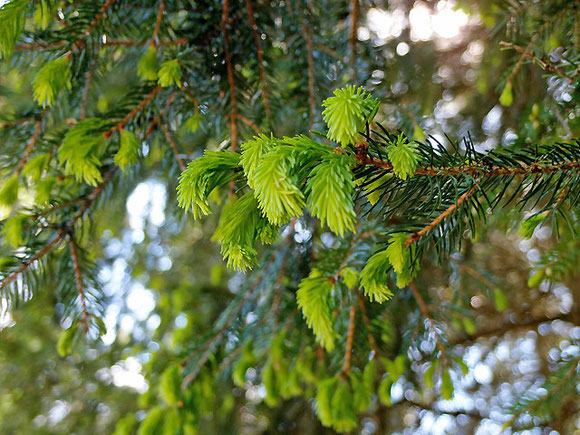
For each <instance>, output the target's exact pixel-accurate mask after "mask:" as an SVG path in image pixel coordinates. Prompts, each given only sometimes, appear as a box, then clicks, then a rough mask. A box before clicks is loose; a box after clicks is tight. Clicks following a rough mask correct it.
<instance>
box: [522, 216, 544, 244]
mask: <svg viewBox="0 0 580 435" xmlns="http://www.w3.org/2000/svg"><path fill="white" fill-rule="evenodd" d="M547 214H548V212H547V211H546V212H544V213H538V214H535V215H533V216H530V217H529V218H527V219H524V220H523V221H522V223H521V225H520V229H519V231H518V234H519V235H520V236H522V237H523V238H524V239H529V238H530V237H532V236H533V235H534V231H535V229H536V227H537V226H538V225H540V224H541V223H542V222H544V220H545V219H546V216H547Z"/></svg>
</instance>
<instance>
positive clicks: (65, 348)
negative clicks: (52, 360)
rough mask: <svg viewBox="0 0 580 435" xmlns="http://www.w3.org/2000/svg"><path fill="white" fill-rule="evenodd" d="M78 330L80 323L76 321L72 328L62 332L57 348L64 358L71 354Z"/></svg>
mask: <svg viewBox="0 0 580 435" xmlns="http://www.w3.org/2000/svg"><path fill="white" fill-rule="evenodd" d="M77 331H78V324H77V323H75V324H73V325H72V326H71V327H70V328H68V329H65V330H64V331H62V332H61V333H60V336H59V337H58V343H57V345H56V349H57V351H58V354H59V355H60V356H61V357H63V358H64V357H65V356H67V355H70V353H71V351H72V345H73V341H74V339H75V336H76V333H77Z"/></svg>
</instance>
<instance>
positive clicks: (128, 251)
mask: <svg viewBox="0 0 580 435" xmlns="http://www.w3.org/2000/svg"><path fill="white" fill-rule="evenodd" d="M17 3H18V2H17V1H13V2H5V4H4V6H3V8H4V9H3V10H7V8H9V6H10V5H11V4H17ZM21 3H22V2H21ZM23 3H24V4H25V5H26V3H28V2H23ZM225 5H226V10H227V16H226V19H225V20H224V12H223V11H224V8H223V6H224V4H223V3H222V2H216V1H213V0H206V1H191V2H190V1H186V0H164V1H162V2H158V1H155V2H149V1H142V2H128V1H121V0H119V1H112V2H111V1H107V2H105V3H103V2H100V1H82V2H74V1H62V2H30V5H27V6H26V7H25V10H26V12H25V16H26V18H25V21H26V27H25V29H24V31H23V33H22V34H21V36H20V37H19V39H18V42H17V43H16V45H15V48H14V53H13V54H10V53H9V52H6V51H4V50H3V51H4V55H5V56H4V59H3V60H2V63H1V65H0V174H1V175H2V183H3V184H2V185H1V186H5V185H6V184H7V183H8V180H9V179H10V177H11V176H12V175H13V174H14V173H15V172H16V173H18V174H19V173H20V171H21V169H22V168H21V166H20V164H19V162H21V161H22V157H23V153H24V152H25V149H26V144H27V143H30V138H31V137H32V136H33V135H34V131H35V128H36V125H40V123H42V126H43V127H42V128H43V132H42V134H41V137H40V139H39V140H38V141H37V142H36V143H35V144H34V149H33V150H32V151H31V154H30V156H29V157H30V159H32V158H33V157H34V156H36V155H40V154H43V153H47V154H49V155H52V152H53V148H54V147H55V144H58V143H60V141H61V140H62V138H63V136H64V135H65V134H66V131H67V130H68V129H69V127H70V126H74V125H76V124H77V123H78V121H79V120H80V119H83V118H84V117H85V116H87V117H99V118H103V119H107V120H119V119H122V118H123V117H124V116H126V115H127V114H128V113H129V114H130V113H132V112H131V111H132V110H133V108H135V107H136V106H138V105H139V104H140V102H142V101H144V99H147V98H148V96H149V95H151V93H152V91H154V90H155V89H157V88H155V83H152V82H150V81H143V80H141V79H140V77H139V75H138V74H137V69H138V64H140V63H141V60H142V59H143V56H145V55H146V53H147V50H148V49H150V48H151V47H153V48H154V49H155V50H156V51H157V53H158V55H159V57H160V58H163V59H175V58H178V59H179V62H180V65H181V71H182V78H183V81H182V83H181V84H180V86H177V87H173V88H171V87H168V88H163V89H160V90H158V91H156V92H158V94H156V95H155V96H154V97H153V98H151V99H149V100H147V105H146V106H144V108H142V110H140V111H139V112H138V113H136V114H135V115H134V116H133V117H132V118H131V119H130V120H129V121H130V122H129V124H128V126H129V128H130V129H131V130H132V131H134V132H135V133H136V134H137V135H138V136H139V138H140V139H141V138H142V139H143V142H142V146H141V149H140V154H141V156H142V158H141V159H139V161H138V162H137V163H136V164H135V165H133V166H132V167H131V168H130V169H128V170H126V171H124V172H120V171H117V172H113V171H112V170H109V169H108V168H110V167H113V163H112V159H110V158H109V160H105V161H104V166H103V167H104V171H103V174H108V173H109V172H110V174H111V175H110V177H109V179H110V180H111V181H110V182H109V183H108V184H107V185H106V186H104V188H103V194H102V195H99V196H98V197H92V196H91V195H92V192H93V191H94V190H93V189H94V186H93V187H91V186H88V185H87V184H86V183H80V182H76V181H74V180H72V179H71V177H70V175H66V174H64V173H63V172H62V170H60V169H58V168H57V167H52V168H51V169H47V171H48V172H50V173H51V174H52V176H53V177H54V185H51V187H49V196H50V197H49V199H48V201H46V203H47V205H45V204H39V203H38V197H36V198H35V189H37V188H38V186H37V185H36V183H35V182H30V181H28V182H27V183H26V184H25V185H23V187H21V189H20V192H19V197H18V199H19V204H20V206H21V208H23V209H25V210H27V213H29V214H31V215H34V216H36V217H38V215H41V214H42V213H43V210H46V209H50V210H51V212H50V218H47V219H46V220H42V219H41V220H40V221H39V222H40V224H39V225H40V226H42V231H40V230H39V229H38V227H34V228H32V229H29V230H27V232H26V233H25V235H24V236H23V238H24V241H23V242H22V246H21V247H20V250H17V249H14V248H13V247H11V246H10V245H9V243H8V241H7V239H6V237H4V238H3V239H2V245H1V246H0V270H1V272H0V276H1V277H2V279H4V280H5V279H6V278H7V277H8V276H10V274H11V273H13V272H14V270H16V269H17V268H18V265H19V264H21V263H22V259H23V258H30V257H31V256H32V255H33V253H34V252H38V250H39V249H40V248H41V247H42V246H45V245H46V244H47V243H48V242H49V241H50V240H51V239H50V236H51V235H53V234H59V233H58V232H57V231H58V228H60V227H59V226H58V225H59V224H61V223H62V222H68V220H69V219H71V216H72V217H73V219H74V216H75V213H78V212H80V211H82V213H81V214H83V213H84V211H83V210H82V207H84V205H85V204H86V205H87V210H88V211H87V213H86V215H85V216H82V218H81V219H75V221H74V222H73V223H72V226H73V227H74V228H75V237H76V242H78V250H79V253H78V256H80V262H81V263H82V264H80V267H81V268H82V273H83V278H82V279H83V280H84V284H85V289H86V290H87V293H92V294H93V296H92V297H91V295H90V294H89V295H87V298H88V300H89V303H90V304H91V305H90V306H89V308H91V309H92V310H94V312H92V313H94V316H95V318H97V317H99V318H101V319H102V324H99V325H93V326H94V328H93V329H91V331H89V333H88V334H83V331H81V329H82V328H78V330H77V329H75V328H76V327H75V326H74V325H78V323H77V321H78V319H79V316H80V315H81V314H79V311H78V310H79V306H80V305H79V298H78V295H77V291H76V287H75V285H76V284H75V280H76V279H77V276H76V275H75V273H74V272H75V268H76V264H75V263H76V262H75V261H74V257H76V256H77V255H76V254H74V253H73V252H71V251H70V249H71V248H70V246H69V245H67V244H66V243H64V242H63V243H60V244H59V245H57V249H55V250H54V251H53V252H50V253H48V254H47V255H46V257H44V258H43V259H42V261H41V262H39V263H41V267H31V268H28V270H27V271H26V272H25V273H24V275H23V277H22V278H21V279H20V278H19V279H18V280H17V281H15V283H16V285H13V286H12V287H11V288H10V289H8V288H3V289H2V292H5V293H0V309H1V312H0V379H1V380H2V381H1V382H0V431H1V432H2V433H10V434H12V433H14V434H30V433H55V434H60V433H62V434H65V433H66V434H70V433H78V434H82V433H89V432H93V431H96V432H98V433H113V432H114V433H117V434H124V433H135V432H136V431H140V432H139V433H143V434H145V433H204V434H205V433H216V434H222V433H241V434H254V433H301V434H302V433H332V431H333V430H332V429H328V428H326V427H323V426H322V424H321V423H320V421H319V418H318V417H317V415H316V405H315V400H314V398H315V397H316V394H317V388H316V386H317V383H318V382H319V380H320V379H324V378H325V377H326V376H329V375H330V374H332V373H340V371H341V369H342V365H343V357H344V349H345V346H347V343H346V341H347V340H346V336H347V334H348V330H349V327H348V326H349V324H348V315H340V316H339V318H346V320H345V321H343V320H340V321H338V320H337V326H336V330H337V331H338V333H339V335H340V338H339V340H338V342H339V343H338V344H337V348H338V349H337V352H334V353H331V354H324V353H323V352H322V351H321V350H320V349H319V348H318V347H317V346H316V345H315V343H314V340H313V339H312V333H311V331H310V330H309V329H308V328H307V327H306V324H305V322H304V320H303V318H302V316H301V313H300V312H299V311H297V309H296V303H295V292H296V289H297V287H298V284H299V283H300V280H301V279H302V278H303V277H304V276H306V275H308V271H309V268H310V264H311V263H314V262H321V263H327V264H335V263H336V264H340V263H341V262H342V261H343V259H344V261H346V257H349V256H350V257H349V258H350V260H349V261H350V263H349V265H351V266H352V267H355V268H356V267H360V266H362V265H364V262H365V261H366V258H368V255H369V253H372V252H373V249H374V248H373V247H374V246H375V243H377V242H379V243H380V240H379V237H378V236H377V234H379V233H380V232H381V231H382V230H384V228H385V227H388V226H389V225H390V224H393V223H397V222H382V221H381V220H380V219H379V218H378V217H376V216H372V215H371V216H370V217H368V218H365V219H361V221H360V225H359V227H358V228H357V234H356V235H352V234H351V235H349V236H347V237H346V238H345V239H340V238H337V237H336V236H334V235H332V234H331V233H328V232H325V230H324V229H323V228H320V226H319V225H318V224H317V223H316V222H315V221H314V219H312V218H311V217H308V216H305V217H301V218H300V219H298V220H296V221H293V223H291V224H290V225H287V226H285V227H284V228H283V230H282V232H281V235H280V237H279V240H278V242H277V243H275V244H274V245H272V246H271V247H268V248H267V249H264V250H263V252H261V253H260V258H261V265H260V266H259V267H257V268H256V269H255V270H254V271H252V272H249V273H248V274H246V275H243V274H240V273H233V272H232V271H230V270H228V269H226V267H225V264H224V262H223V260H222V258H221V255H220V252H219V246H218V245H217V244H216V243H215V242H214V241H213V240H212V234H213V232H214V230H215V228H216V226H217V224H218V218H217V217H216V216H209V217H207V218H204V219H203V220H202V221H196V222H194V221H193V219H191V217H190V216H185V215H184V213H183V211H182V210H181V209H179V208H178V207H177V205H176V204H177V201H176V193H175V192H176V185H177V180H178V176H179V173H180V171H181V169H182V165H183V164H187V163H188V162H189V161H190V160H193V159H195V158H197V157H199V156H201V154H202V153H203V151H204V150H205V149H211V150H216V149H222V148H225V147H229V146H231V145H232V142H234V145H237V146H239V144H240V143H241V142H243V141H244V140H248V139H250V138H251V137H252V136H253V135H254V134H256V133H257V132H262V131H263V132H265V133H269V132H274V133H275V134H276V135H277V136H279V137H281V136H282V135H288V136H290V135H295V134H298V133H305V132H307V131H308V130H309V129H313V130H318V131H324V129H325V125H324V123H323V121H322V116H321V104H322V101H323V99H325V98H327V97H328V96H330V95H331V94H332V91H333V90H334V89H335V88H336V87H339V86H342V85H344V84H348V83H354V84H359V85H362V86H363V87H364V88H365V89H366V90H367V91H369V92H370V93H372V94H373V95H374V96H375V97H377V98H379V99H380V101H381V107H380V109H379V112H378V115H377V118H378V121H379V122H381V123H382V125H383V126H384V127H385V128H386V129H388V130H389V131H402V132H405V133H406V134H408V136H409V137H413V138H415V139H418V140H423V139H425V138H426V137H429V138H431V140H433V141H439V142H441V143H446V141H447V139H446V136H448V137H449V138H451V139H452V140H453V141H456V140H459V139H461V138H462V137H466V136H469V137H471V139H472V140H473V142H474V144H475V147H476V149H477V150H479V151H485V150H491V149H494V148H502V147H512V148H515V149H518V148H526V147H534V146H536V145H541V144H546V143H553V142H554V141H566V140H572V139H574V138H577V137H578V136H579V133H580V124H579V123H578V119H579V116H580V113H579V112H578V104H577V103H578V100H579V99H580V94H579V93H578V71H580V64H578V61H579V59H580V51H579V40H580V30H579V27H580V22H579V16H578V15H579V12H580V11H579V10H578V3H577V2H576V1H563V0H554V1H549V2H538V1H530V0H493V1H487V0H485V1H484V0H481V1H479V0H455V1H452V0H440V1H429V2H427V1H419V0H417V1H414V0H413V1H408V0H391V1H366V0H361V1H360V2H359V1H357V0H353V1H351V2H350V3H349V2H347V1H346V0H345V1H335V0H332V1H297V0H292V1H290V0H285V1H261V0H255V1H253V2H250V1H246V2H243V1H241V0H240V1H233V0H230V1H229V2H227V1H226V2H225ZM249 8H252V9H250V10H251V12H249ZM103 10H104V12H103V14H102V15H101V12H102V11H103ZM0 16H1V17H2V19H4V20H8V19H10V18H9V17H7V16H6V14H5V15H0ZM46 17H47V18H46ZM158 17H162V19H161V21H158ZM96 18H99V19H98V20H97V22H95V19H96ZM253 20H255V32H254V31H253V30H254V29H253V24H252V21H253ZM6 23H8V21H0V27H2V26H5V25H7V24H6ZM93 23H94V25H93ZM158 23H159V24H158ZM224 23H225V24H224ZM353 23H354V24H353ZM91 26H93V28H92V29H91V31H90V32H89V34H86V33H85V31H86V30H87V29H88V28H90V27H91ZM5 28H7V27H5ZM224 29H225V30H224ZM2 31H3V30H2V29H0V33H1V32H2ZM256 37H257V39H256ZM79 40H82V41H84V42H83V44H81V45H75V44H76V41H79ZM257 40H258V41H259V44H257ZM258 47H259V48H258ZM8 51H9V50H8ZM69 52H72V53H73V57H72V67H71V70H72V75H73V80H72V81H71V83H72V85H71V88H70V89H68V90H65V91H64V92H61V93H58V95H57V96H56V98H55V101H54V103H53V104H52V105H51V107H50V108H42V107H41V106H39V105H38V104H37V103H35V102H34V101H33V98H32V95H33V81H34V78H35V77H36V76H37V73H38V71H39V70H40V69H41V68H42V67H43V66H44V65H46V64H47V62H49V61H51V60H54V59H56V58H58V57H59V56H62V55H65V54H66V53H69ZM258 52H260V56H258ZM227 57H230V62H228V61H227V59H226V58H227ZM228 63H229V64H230V65H228ZM230 66H231V71H228V68H229V67H230ZM230 73H231V76H230ZM230 78H232V79H233V87H232V83H231V82H230V81H229V79H230ZM232 89H233V91H234V92H233V95H234V99H232ZM500 97H501V98H500ZM500 99H501V103H503V104H500ZM234 100H235V101H234ZM232 114H234V116H235V120H234V122H233V123H232ZM232 124H235V127H234V128H235V129H236V130H237V132H236V133H235V134H236V135H237V137H235V138H234V134H233V131H232V127H233V125H232ZM236 142H237V144H236ZM26 152H27V153H28V152H30V151H26ZM107 171H109V172H107ZM105 176H106V175H105ZM226 193H227V192H226ZM224 197H225V194H224V195H221V196H220V195H215V197H213V198H212V200H213V201H214V203H215V204H216V206H217V207H218V208H219V207H221V204H222V202H223V198H224ZM76 198H80V201H76V202H75V199H76ZM83 201H84V202H83ZM13 213H14V208H13V207H7V206H5V207H3V208H1V209H0V218H2V219H7V218H8V217H10V216H13ZM524 217H527V214H522V212H521V211H520V210H518V209H517V208H515V207H511V208H506V209H504V210H502V212H501V213H494V214H493V215H490V216H489V218H488V221H487V223H486V225H485V226H483V225H482V226H481V227H480V228H478V229H479V232H478V233H477V234H470V236H471V237H468V235H467V234H466V235H465V241H464V244H463V247H462V249H461V251H460V252H456V253H454V254H453V255H452V256H451V257H450V259H449V260H448V261H444V262H438V261H436V259H435V258H425V259H424V261H423V264H422V268H421V273H420V275H419V276H418V277H417V279H416V281H415V283H414V284H413V285H412V286H411V287H410V288H406V289H404V290H397V291H396V292H395V295H394V298H393V299H392V300H391V301H390V302H387V303H385V304H382V305H378V304H371V303H368V302H363V301H362V300H361V302H360V304H361V308H360V310H359V311H357V314H356V325H357V328H356V330H355V331H354V333H355V335H354V348H353V350H352V362H351V365H352V367H353V370H355V372H356V373H359V372H360V373H362V371H363V370H364V368H365V367H366V365H367V364H368V361H369V356H370V359H371V360H372V358H373V357H376V358H377V361H378V363H377V364H379V363H380V365H381V366H384V367H385V370H382V371H377V380H376V381H375V382H376V389H375V390H374V391H373V394H372V397H371V401H370V403H369V404H368V407H367V409H366V410H365V411H364V412H360V413H358V416H357V417H356V421H357V427H356V428H355V429H353V433H361V434H373V433H375V434H383V433H409V434H416V433H426V434H427V433H428V434H431V433H433V434H438V433H441V434H442V433H465V434H467V433H479V434H487V433H501V432H502V431H503V430H506V431H507V432H508V433H526V434H540V433H553V432H550V431H556V432H557V433H561V434H572V433H580V400H579V399H578V392H579V391H578V385H577V384H578V382H577V381H578V369H577V366H578V358H579V356H580V350H579V347H578V346H579V341H580V326H579V325H580V323H579V321H580V310H579V308H578V305H577V304H578V299H579V297H580V295H579V292H580V286H579V285H578V281H577V277H576V272H577V270H578V266H579V259H580V246H579V243H578V241H577V235H576V233H575V229H576V228H577V227H578V222H577V221H572V222H570V224H569V225H561V227H559V231H556V226H555V224H553V225H550V223H547V224H545V225H544V226H541V227H538V228H537V229H536V230H535V231H534V229H533V228H532V232H531V234H525V233H522V232H521V231H518V228H519V226H520V223H521V221H522V219H523V218H524ZM37 220H38V219H37ZM4 222H6V220H5V221H4ZM4 226H5V224H4ZM50 231H53V232H52V233H51V232H50ZM4 234H5V235H6V234H7V232H5V233H4ZM73 244H74V243H73ZM345 255H346V257H345ZM26 256H28V257H26ZM77 262H78V259H77ZM8 290H10V296H9V295H8V294H7V293H8ZM417 293H418V294H420V295H422V296H420V297H419V298H417V296H416V295H417ZM419 300H421V301H422V304H423V306H421V304H420V303H419V302H418V301H419ZM357 304H358V301H357ZM344 310H345V313H343V314H346V310H348V305H345V306H344ZM357 310H358V308H357ZM341 322H342V323H341ZM71 325H73V326H72V327H71ZM67 328H69V329H67ZM63 330H64V331H65V332H63ZM99 333H100V334H101V335H100V337H97V335H98V334H99ZM369 337H371V338H369ZM441 349H443V351H442V350H441ZM389 364H391V365H397V364H398V366H397V367H395V366H389ZM384 372H387V374H386V375H383V373H384ZM182 382H183V384H182ZM341 382H342V381H341ZM176 384H177V385H178V388H176V387H175V385H176ZM180 385H183V387H184V389H183V390H182V389H181V388H179V386H180ZM319 388H320V387H319ZM175 391H178V393H175ZM179 391H181V392H179ZM176 394H178V395H179V396H178V397H176ZM181 395H182V396H181ZM347 408H348V407H347ZM345 412H348V409H347V410H346V411H345ZM173 423H175V424H176V427H174V426H172V424H173ZM177 426H178V427H177ZM508 426H509V427H508Z"/></svg>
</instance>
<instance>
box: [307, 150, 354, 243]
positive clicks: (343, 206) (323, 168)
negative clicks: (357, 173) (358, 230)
mask: <svg viewBox="0 0 580 435" xmlns="http://www.w3.org/2000/svg"><path fill="white" fill-rule="evenodd" d="M354 163H355V161H354V158H353V157H351V156H348V155H345V154H335V153H332V154H329V155H328V156H326V157H324V158H323V159H322V162H321V163H320V164H319V165H317V166H316V167H315V168H314V169H313V170H312V172H311V174H310V178H309V179H308V183H307V185H306V189H307V192H308V208H309V209H310V211H311V212H312V214H313V215H314V216H316V217H317V218H318V219H320V222H321V223H322V225H328V227H329V228H330V229H331V230H332V231H333V232H334V233H335V234H337V235H339V236H340V237H342V236H343V235H344V233H345V232H346V231H352V230H354V225H355V223H356V214H355V212H354V202H353V199H352V197H353V194H354V177H353V174H352V171H351V169H350V167H351V166H352V165H353V164H354Z"/></svg>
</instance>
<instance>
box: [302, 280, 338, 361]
mask: <svg viewBox="0 0 580 435" xmlns="http://www.w3.org/2000/svg"><path fill="white" fill-rule="evenodd" d="M331 293H332V283H331V282H330V280H329V279H328V277H325V276H322V275H321V273H320V272H319V271H318V270H316V269H313V270H312V271H311V272H310V275H309V276H308V277H307V278H304V279H303V280H302V282H301V283H300V286H299V287H298V291H297V292H296V299H297V302H298V307H300V309H301V310H302V314H303V315H304V318H305V319H306V323H307V324H308V327H309V328H310V329H312V331H313V332H314V335H315V336H316V341H317V342H318V343H320V345H321V346H322V347H324V348H325V349H326V350H327V351H331V350H332V349H334V339H335V332H334V329H333V325H332V311H331V307H330V303H331Z"/></svg>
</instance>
